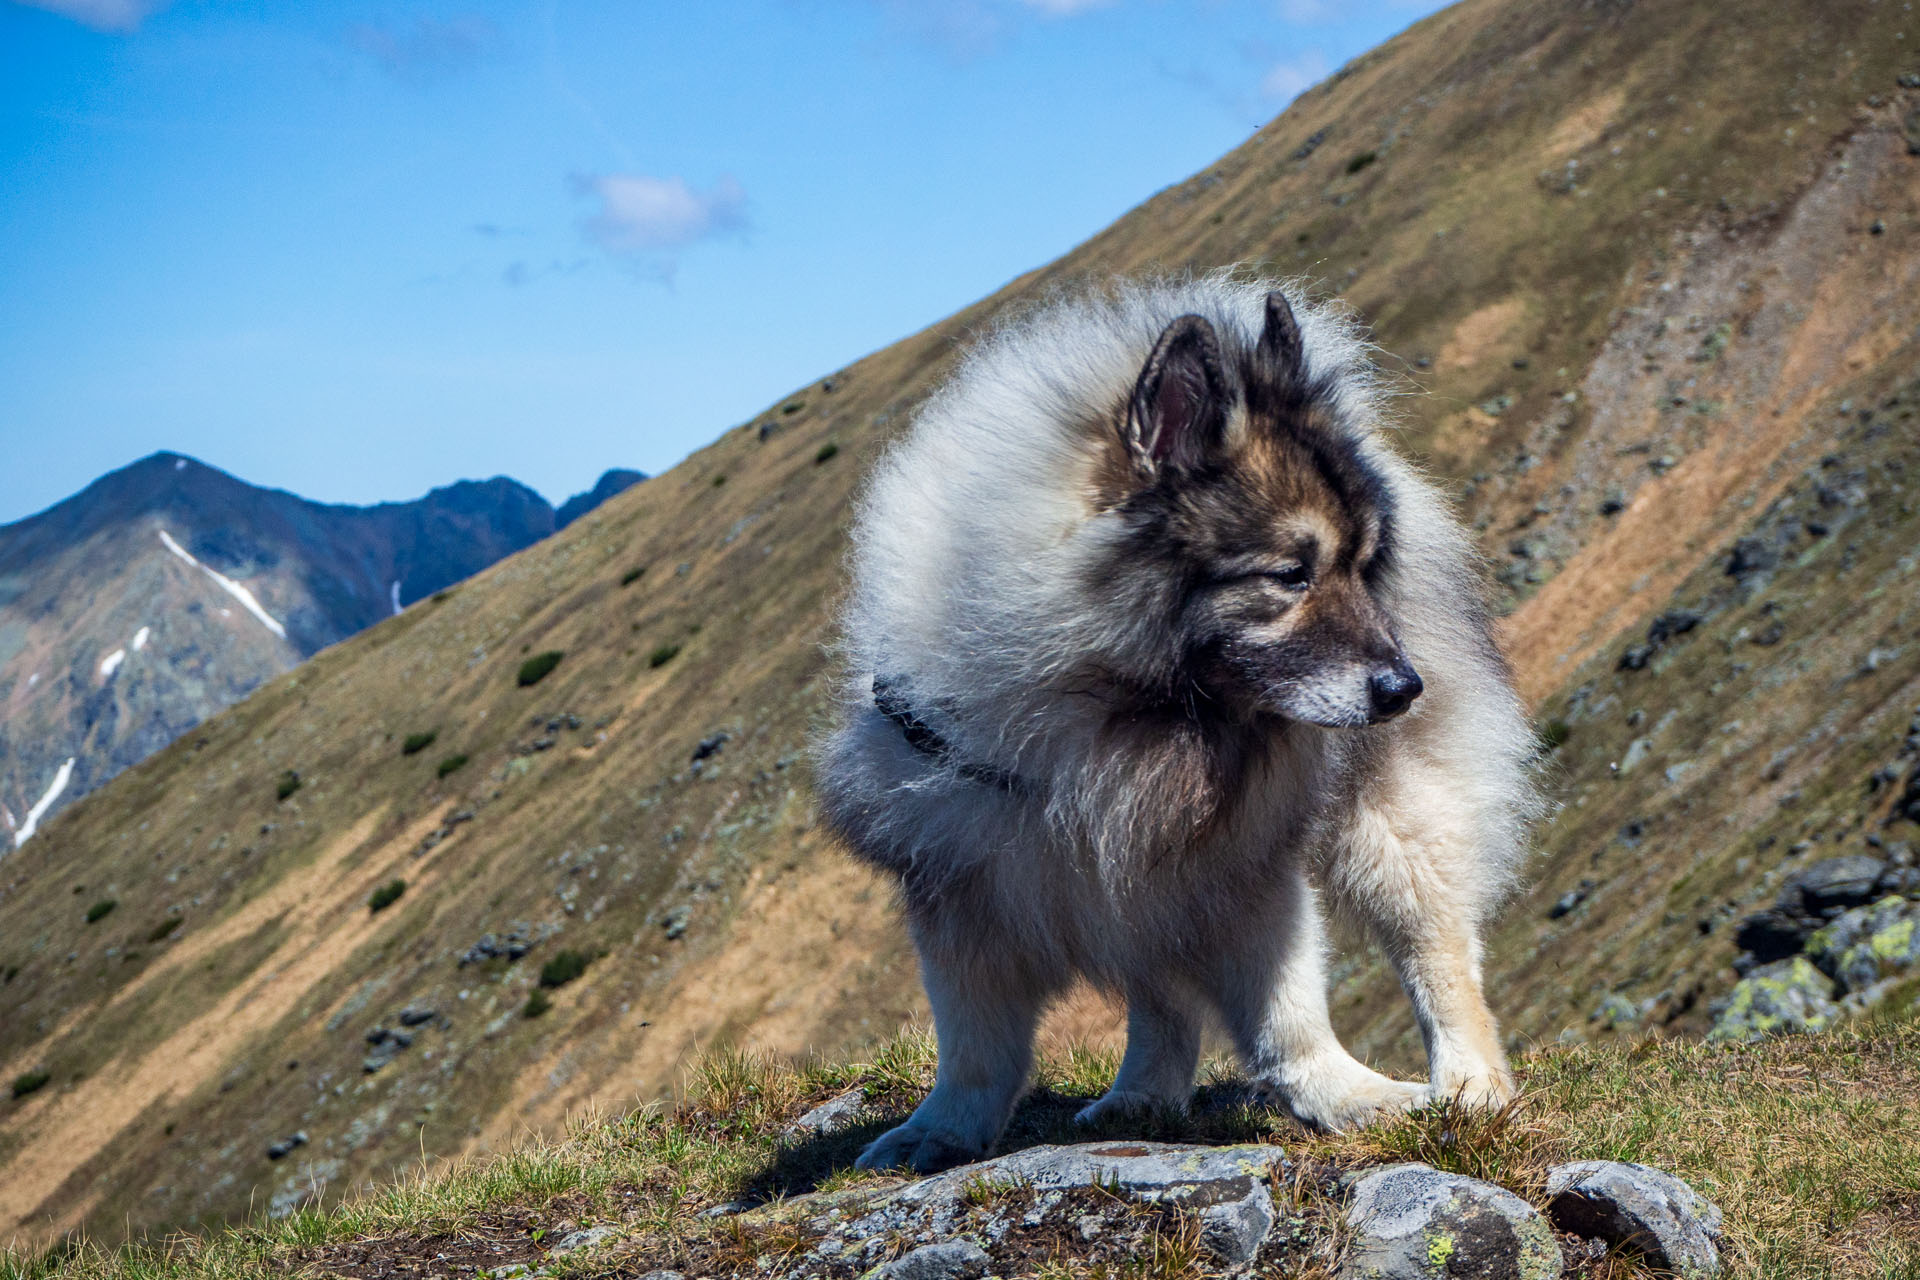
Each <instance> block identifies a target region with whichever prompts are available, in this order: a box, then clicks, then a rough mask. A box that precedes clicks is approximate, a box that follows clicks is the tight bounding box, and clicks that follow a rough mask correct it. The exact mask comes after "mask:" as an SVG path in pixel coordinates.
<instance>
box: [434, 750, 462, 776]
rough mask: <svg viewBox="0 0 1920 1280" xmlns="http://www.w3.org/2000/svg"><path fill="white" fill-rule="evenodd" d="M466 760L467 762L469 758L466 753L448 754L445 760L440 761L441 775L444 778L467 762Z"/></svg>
mask: <svg viewBox="0 0 1920 1280" xmlns="http://www.w3.org/2000/svg"><path fill="white" fill-rule="evenodd" d="M466 762H467V758H466V756H464V755H453V756H448V757H447V758H446V759H445V760H442V761H441V762H440V769H439V775H440V776H441V777H442V778H444V777H446V776H447V775H448V774H450V773H452V772H453V771H454V770H455V769H458V768H459V767H460V766H461V765H463V764H465V763H466Z"/></svg>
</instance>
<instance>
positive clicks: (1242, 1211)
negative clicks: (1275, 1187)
mask: <svg viewBox="0 0 1920 1280" xmlns="http://www.w3.org/2000/svg"><path fill="white" fill-rule="evenodd" d="M1272 1230H1273V1193H1272V1192H1270V1191H1268V1190H1267V1188H1266V1184H1265V1183H1261V1182H1255V1183H1254V1184H1253V1185H1252V1186H1251V1187H1249V1188H1248V1190H1247V1193H1246V1194H1245V1195H1243V1196H1241V1197H1240V1198H1239V1199H1237V1200H1223V1201H1221V1202H1220V1203H1218V1204H1210V1205H1208V1206H1207V1207H1206V1208H1204V1209H1202V1210H1201V1211H1200V1243H1201V1244H1202V1245H1204V1246H1205V1247H1206V1249H1207V1251H1208V1252H1209V1253H1211V1254H1213V1256H1214V1257H1216V1258H1218V1259H1220V1261H1222V1262H1224V1263H1226V1264H1227V1265H1228V1266H1230V1267H1241V1266H1246V1265H1247V1264H1248V1263H1250V1262H1252V1261H1253V1260H1254V1259H1255V1258H1256V1257H1258V1256H1259V1253H1260V1246H1261V1245H1263V1244H1265V1243H1266V1242H1267V1233H1268V1232H1269V1231H1272Z"/></svg>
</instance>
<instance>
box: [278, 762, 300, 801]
mask: <svg viewBox="0 0 1920 1280" xmlns="http://www.w3.org/2000/svg"><path fill="white" fill-rule="evenodd" d="M301 785H302V784H301V782H300V775H299V774H297V773H295V772H294V771H293V770H291V769H289V770H287V771H286V772H285V773H283V774H281V775H280V780H279V781H278V782H276V783H274V784H273V794H274V796H275V798H277V799H280V800H285V799H286V798H287V797H288V796H290V795H292V794H293V793H294V792H296V791H298V790H299V789H300V787H301Z"/></svg>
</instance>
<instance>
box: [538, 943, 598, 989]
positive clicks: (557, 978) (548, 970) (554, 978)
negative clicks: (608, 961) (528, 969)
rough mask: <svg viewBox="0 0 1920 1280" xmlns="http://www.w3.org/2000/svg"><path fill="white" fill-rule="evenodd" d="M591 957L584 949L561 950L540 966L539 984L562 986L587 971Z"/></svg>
mask: <svg viewBox="0 0 1920 1280" xmlns="http://www.w3.org/2000/svg"><path fill="white" fill-rule="evenodd" d="M592 963H593V957H592V956H591V955H589V954H587V953H586V952H584V951H573V950H567V951H562V952H560V953H559V954H558V955H556V956H554V957H553V959H551V960H549V961H547V962H546V963H545V964H543V965H541V966H540V985H541V986H543V987H564V986H566V985H567V984H568V983H569V982H572V981H573V980H574V979H575V978H577V977H579V976H580V975H581V974H583V973H585V972H586V971H587V966H588V965H590V964H592Z"/></svg>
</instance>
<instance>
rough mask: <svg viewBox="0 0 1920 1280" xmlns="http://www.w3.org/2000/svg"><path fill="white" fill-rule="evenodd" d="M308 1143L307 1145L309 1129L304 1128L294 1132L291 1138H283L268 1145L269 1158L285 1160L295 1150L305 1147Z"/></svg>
mask: <svg viewBox="0 0 1920 1280" xmlns="http://www.w3.org/2000/svg"><path fill="white" fill-rule="evenodd" d="M306 1145H307V1131H306V1130H305V1129H302V1130H300V1131H299V1132H298V1133H296V1134H294V1135H293V1136H292V1137H291V1138H282V1139H281V1140H280V1141H278V1142H276V1143H274V1144H273V1145H272V1146H270V1147H268V1148H267V1159H269V1160H284V1159H286V1158H287V1157H288V1156H290V1155H292V1154H293V1153H294V1152H295V1151H297V1150H299V1149H300V1148H301V1147H304V1146H306Z"/></svg>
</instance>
